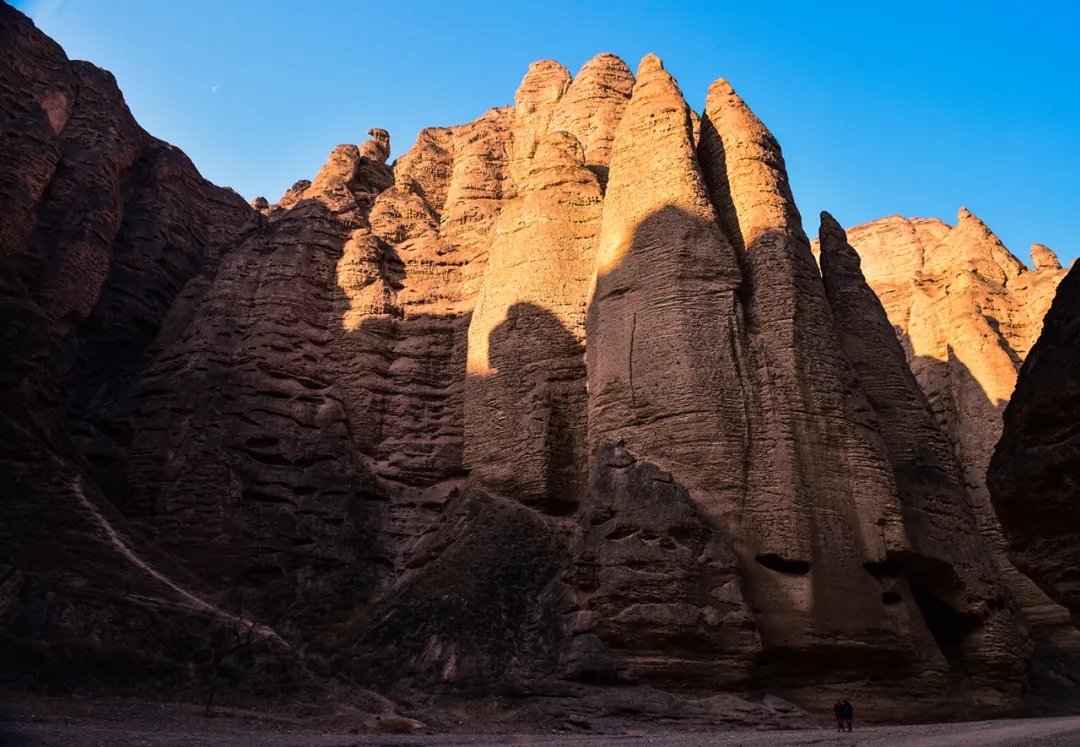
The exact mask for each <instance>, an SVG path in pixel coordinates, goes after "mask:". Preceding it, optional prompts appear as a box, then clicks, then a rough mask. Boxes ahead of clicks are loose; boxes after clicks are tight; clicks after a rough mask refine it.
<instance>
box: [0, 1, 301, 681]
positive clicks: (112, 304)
mask: <svg viewBox="0 0 1080 747" xmlns="http://www.w3.org/2000/svg"><path fill="white" fill-rule="evenodd" d="M0 112H2V117H3V129H2V132H0V154H2V157H0V319H2V320H3V321H2V327H0V346H2V352H0V356H2V360H3V364H2V369H3V377H4V386H3V387H2V389H3V393H2V395H0V481H2V485H0V514H2V515H3V519H2V521H0V631H2V633H0V661H2V662H3V664H2V666H0V674H2V676H3V678H4V679H5V681H10V680H11V679H14V680H15V681H16V682H20V683H21V684H22V685H23V686H27V685H30V686H34V685H36V684H39V683H43V682H49V683H52V684H53V685H54V686H60V687H63V686H67V685H71V684H77V683H84V682H88V681H89V682H95V681H96V682H99V683H105V684H107V685H110V686H120V687H124V686H126V685H127V683H130V682H131V681H141V682H145V681H158V682H163V683H169V684H177V683H178V682H181V681H184V680H186V679H188V678H189V676H190V675H189V674H188V667H189V666H191V662H192V659H193V657H198V656H199V655H201V652H203V651H205V650H206V647H207V646H209V645H210V643H211V641H213V640H214V636H217V635H219V634H221V633H222V632H224V631H228V630H229V629H230V628H231V626H232V625H233V623H234V621H235V614H234V613H230V612H228V611H226V610H223V609H222V608H221V607H220V606H218V605H219V601H220V600H218V599H217V598H216V597H215V596H214V594H213V590H212V589H211V588H209V587H207V586H206V585H204V584H203V583H202V582H201V581H200V580H199V579H198V578H196V577H194V576H192V575H190V574H188V573H187V572H186V571H185V570H184V568H183V565H182V564H181V563H179V562H178V561H177V560H176V558H175V557H170V556H169V555H167V554H166V553H164V552H162V549H161V547H160V546H159V545H158V543H156V542H155V541H154V540H153V539H151V538H148V537H146V536H143V535H141V534H140V533H139V532H137V531H136V530H135V529H134V527H133V526H132V525H131V524H130V522H129V521H128V520H127V519H126V517H124V516H123V515H122V503H121V501H120V494H119V493H118V492H117V491H116V490H115V488H116V483H115V482H114V480H113V466H114V464H115V459H116V456H117V453H118V451H117V448H118V444H117V442H116V440H114V439H117V437H118V434H116V433H113V432H110V433H108V434H105V433H102V432H101V431H100V430H99V426H100V421H99V420H97V419H96V418H95V416H94V413H96V411H97V407H98V406H99V405H100V404H101V403H102V402H107V401H110V400H111V399H112V398H114V397H115V396H116V395H117V394H119V393H120V392H123V391H126V389H127V386H128V385H129V384H130V383H131V381H132V377H133V375H134V374H135V372H137V371H138V370H139V368H140V366H141V362H142V361H143V360H144V356H145V354H146V350H147V348H148V346H149V345H150V344H151V342H152V341H153V339H154V337H155V335H157V333H158V330H159V328H160V327H161V325H162V323H163V321H164V319H165V317H166V315H167V314H168V313H169V311H170V309H171V308H174V301H175V300H176V298H177V296H178V294H179V292H180V289H181V288H182V287H184V285H185V284H186V283H187V282H188V281H189V280H191V279H192V278H193V277H195V276H197V275H198V274H199V272H200V271H202V270H203V268H204V267H207V266H213V265H214V264H216V263H217V261H218V260H219V258H220V257H221V256H222V254H223V253H225V252H227V251H228V248H229V246H230V244H231V242H233V241H234V240H235V239H236V238H237V237H238V236H239V235H240V234H241V233H242V232H243V231H244V230H246V229H247V228H250V227H252V226H253V225H254V222H253V221H254V213H253V211H252V210H251V208H249V207H248V206H247V205H245V204H244V202H243V200H242V199H241V198H240V197H239V196H238V195H236V194H235V193H233V192H231V191H230V190H227V189H221V188H219V187H215V186H214V185H212V184H210V183H208V182H206V181H205V180H203V179H202V178H201V177H200V176H199V174H198V172H197V171H196V170H195V168H194V167H193V166H192V164H191V162H190V161H189V160H188V159H187V157H186V156H184V154H183V153H181V152H180V151H179V150H177V149H176V148H173V147H172V146H169V145H167V144H166V143H163V142H161V141H159V140H156V139H154V138H152V137H151V136H149V135H148V134H147V133H146V132H144V131H143V130H142V129H141V128H140V127H139V126H138V125H137V124H136V123H135V121H134V119H132V117H131V114H130V112H129V111H128V109H127V107H126V106H125V104H124V101H123V98H122V97H121V95H120V91H119V89H118V88H117V86H116V82H115V80H114V79H113V78H112V76H111V75H110V74H109V73H107V72H105V71H104V70H101V69H99V68H96V67H94V66H93V65H90V64H88V63H85V62H71V61H69V60H68V59H67V57H66V56H65V55H64V53H63V51H62V50H61V49H60V48H59V46H57V45H56V44H55V43H53V42H52V41H51V40H49V39H48V38H46V37H45V36H44V35H42V34H40V33H39V32H37V31H36V30H35V29H34V28H33V26H32V25H31V24H30V23H29V21H27V19H25V18H24V17H23V16H22V15H21V14H19V13H17V12H16V11H14V10H13V9H12V8H10V7H9V6H8V5H6V4H4V5H0ZM118 440H119V441H120V447H121V448H122V446H123V437H122V436H120V437H119V438H118ZM259 640H260V641H261V643H260V647H261V648H262V655H261V656H260V660H261V661H262V662H263V663H264V664H266V663H269V662H271V661H274V662H276V665H274V664H271V665H270V666H269V667H266V668H263V669H262V670H261V672H260V677H261V678H264V679H263V681H264V682H266V684H267V685H271V684H272V683H273V684H276V685H277V686H280V685H283V684H285V682H286V681H292V682H294V683H296V684H301V681H300V680H299V679H297V677H298V673H297V672H296V671H295V670H294V669H292V668H291V664H290V663H289V662H290V661H292V660H294V659H295V652H294V651H293V650H292V649H291V647H289V646H288V645H287V644H285V643H284V642H283V641H282V640H281V639H280V637H278V636H277V635H276V634H275V633H274V632H273V631H271V630H268V629H265V628H262V629H260V635H259ZM103 662H107V663H108V665H107V666H103V665H102V663H103ZM283 678H284V680H283Z"/></svg>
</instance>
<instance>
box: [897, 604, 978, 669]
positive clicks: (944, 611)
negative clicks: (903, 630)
mask: <svg viewBox="0 0 1080 747" xmlns="http://www.w3.org/2000/svg"><path fill="white" fill-rule="evenodd" d="M911 591H912V595H913V596H914V597H915V603H916V604H918V605H919V611H920V612H922V616H923V619H924V620H925V621H926V626H927V627H928V628H929V629H930V633H931V634H932V635H933V636H934V642H935V643H937V646H938V649H940V650H941V653H942V654H944V655H945V659H946V660H947V661H948V662H949V664H950V665H951V666H956V665H958V664H960V662H961V659H962V658H963V649H964V639H965V638H967V636H969V635H970V634H971V633H972V632H973V631H975V630H976V629H977V628H978V627H979V625H980V624H981V621H980V620H979V618H977V617H975V616H973V615H965V614H963V613H960V612H957V611H956V610H955V609H953V608H952V607H951V606H950V605H949V604H947V603H945V602H943V601H941V600H940V599H938V598H937V597H936V596H934V595H933V594H931V593H930V592H928V591H926V590H925V589H921V588H919V587H918V586H916V585H915V584H912V585H911Z"/></svg>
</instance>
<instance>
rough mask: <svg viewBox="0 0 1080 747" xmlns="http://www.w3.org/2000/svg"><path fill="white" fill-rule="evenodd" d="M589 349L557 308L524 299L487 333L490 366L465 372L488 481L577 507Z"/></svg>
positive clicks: (479, 462)
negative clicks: (586, 351) (566, 322)
mask: <svg viewBox="0 0 1080 747" xmlns="http://www.w3.org/2000/svg"><path fill="white" fill-rule="evenodd" d="M586 379H587V372H586V369H585V349H584V347H583V346H582V345H581V344H580V343H579V342H578V340H577V339H576V338H575V337H574V335H573V334H571V332H570V331H569V330H568V329H567V328H566V327H565V326H564V325H563V324H562V322H561V321H560V320H559V318H558V317H557V316H556V315H555V314H554V313H553V312H551V311H549V310H547V309H544V308H542V307H541V306H539V305H537V304H534V303H525V302H517V303H514V304H512V305H511V306H509V307H508V308H507V309H506V312H505V317H504V318H503V320H502V321H501V322H499V323H498V324H497V325H496V326H495V327H494V328H493V329H492V330H491V332H490V333H489V335H488V356H487V373H475V372H473V373H468V374H467V377H466V383H465V390H466V403H465V406H466V415H465V418H466V423H467V427H468V428H469V429H470V430H469V432H468V433H467V434H466V438H467V439H471V440H473V441H474V442H476V443H473V444H468V443H467V444H466V451H467V452H470V451H471V452H472V454H471V459H470V461H471V462H473V463H476V469H475V470H474V475H475V477H476V478H477V482H478V483H479V484H480V485H482V486H483V487H484V488H486V489H489V490H492V491H495V492H497V493H501V494H504V495H507V496H510V497H513V498H515V499H516V500H519V501H521V502H522V503H524V504H525V505H527V506H530V507H532V508H535V509H536V510H538V511H540V512H541V513H546V514H550V515H555V516H564V515H568V514H572V513H573V512H574V511H575V510H576V509H577V506H578V504H579V502H580V500H581V498H582V497H583V492H584V490H585V489H586V481H587V470H586V469H583V463H584V462H585V461H586V458H587V453H586V452H587V445H586V444H587V440H588V432H587V428H588V421H587V409H588V392H587V388H586Z"/></svg>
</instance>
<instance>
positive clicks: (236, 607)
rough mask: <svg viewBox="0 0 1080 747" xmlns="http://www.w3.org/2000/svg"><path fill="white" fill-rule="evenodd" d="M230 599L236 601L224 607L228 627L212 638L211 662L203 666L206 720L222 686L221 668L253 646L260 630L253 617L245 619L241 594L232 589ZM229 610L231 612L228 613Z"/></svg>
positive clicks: (212, 711) (241, 591) (243, 598)
mask: <svg viewBox="0 0 1080 747" xmlns="http://www.w3.org/2000/svg"><path fill="white" fill-rule="evenodd" d="M230 597H233V598H234V599H235V603H234V604H233V605H226V606H225V610H226V614H227V615H228V622H227V625H226V627H225V628H224V630H223V631H222V630H221V629H219V632H221V633H222V634H221V635H220V638H219V637H218V636H217V635H215V636H213V638H212V639H211V641H210V658H209V661H208V662H207V665H206V679H207V687H208V688H209V692H208V693H207V695H206V715H207V716H212V715H213V713H214V697H215V696H216V695H217V693H218V690H220V689H221V686H222V685H223V684H224V682H225V678H224V671H223V669H224V667H226V666H227V665H228V663H229V661H230V659H231V658H232V657H233V656H234V655H236V654H237V653H239V652H240V651H242V650H243V649H245V648H248V647H250V646H251V645H252V644H254V643H255V641H256V635H257V632H258V629H259V628H260V625H259V623H258V622H256V620H255V619H254V616H253V615H252V616H251V617H250V618H249V617H248V616H246V615H245V612H246V611H247V610H246V609H245V608H246V606H247V605H246V604H245V601H246V599H245V595H244V592H243V590H242V589H240V588H239V587H235V588H234V589H233V590H232V592H231V593H230ZM230 606H231V607H233V610H229V609H228V607H230ZM215 639H216V640H215Z"/></svg>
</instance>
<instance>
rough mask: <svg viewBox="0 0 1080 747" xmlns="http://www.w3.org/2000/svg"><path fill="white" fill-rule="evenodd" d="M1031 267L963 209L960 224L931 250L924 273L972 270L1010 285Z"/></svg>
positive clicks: (979, 220) (977, 218)
mask: <svg viewBox="0 0 1080 747" xmlns="http://www.w3.org/2000/svg"><path fill="white" fill-rule="evenodd" d="M1026 269H1027V268H1026V267H1024V264H1023V262H1021V261H1020V260H1018V259H1017V258H1016V257H1015V256H1013V254H1012V253H1011V252H1010V251H1009V250H1008V249H1006V248H1005V245H1004V244H1002V243H1001V239H999V238H998V237H997V236H996V235H995V234H994V232H993V231H991V230H990V228H989V226H987V225H986V224H985V223H984V222H983V221H982V220H981V219H980V218H979V217H978V216H976V215H975V214H974V213H972V212H971V211H970V210H968V209H967V208H965V207H961V208H960V210H959V212H958V213H957V216H956V225H955V226H954V227H953V229H952V230H951V231H950V232H949V233H948V235H946V236H945V238H944V239H943V240H942V241H941V243H940V244H938V245H937V246H936V247H934V248H933V249H932V250H930V251H928V252H927V254H926V262H925V266H924V269H923V271H924V272H925V273H930V274H934V275H940V274H948V273H952V272H956V271H960V270H972V271H975V272H977V273H978V274H979V275H981V276H982V277H984V278H987V279H991V280H995V281H997V282H999V283H1006V282H1008V281H1009V280H1012V279H1013V278H1016V277H1018V276H1019V275H1020V274H1021V273H1022V272H1024V271H1025V270H1026Z"/></svg>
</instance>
